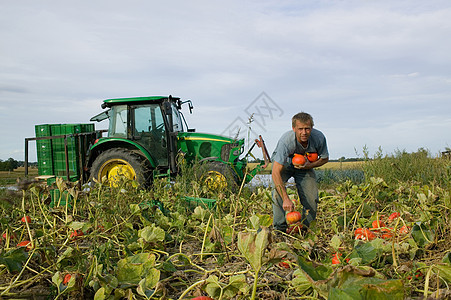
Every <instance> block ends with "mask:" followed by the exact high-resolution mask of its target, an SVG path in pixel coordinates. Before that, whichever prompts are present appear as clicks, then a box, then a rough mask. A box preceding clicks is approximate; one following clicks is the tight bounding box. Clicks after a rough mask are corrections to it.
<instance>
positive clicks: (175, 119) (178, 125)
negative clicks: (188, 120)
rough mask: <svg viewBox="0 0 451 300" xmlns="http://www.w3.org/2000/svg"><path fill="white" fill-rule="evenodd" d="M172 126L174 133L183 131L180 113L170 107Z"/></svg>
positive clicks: (175, 108)
mask: <svg viewBox="0 0 451 300" xmlns="http://www.w3.org/2000/svg"><path fill="white" fill-rule="evenodd" d="M172 126H173V128H172V129H173V130H174V131H176V132H177V131H183V123H182V118H181V117H180V112H179V111H178V109H177V107H175V106H174V105H172Z"/></svg>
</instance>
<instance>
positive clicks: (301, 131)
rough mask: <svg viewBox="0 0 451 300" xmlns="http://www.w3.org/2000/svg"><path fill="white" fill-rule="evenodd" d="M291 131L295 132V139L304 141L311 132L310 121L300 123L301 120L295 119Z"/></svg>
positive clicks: (300, 141)
mask: <svg viewBox="0 0 451 300" xmlns="http://www.w3.org/2000/svg"><path fill="white" fill-rule="evenodd" d="M293 131H294V133H295V134H296V139H297V140H298V142H299V143H306V142H307V141H308V139H309V137H310V134H311V133H312V125H311V124H310V122H307V123H302V122H301V121H299V120H296V125H295V126H294V127H293Z"/></svg>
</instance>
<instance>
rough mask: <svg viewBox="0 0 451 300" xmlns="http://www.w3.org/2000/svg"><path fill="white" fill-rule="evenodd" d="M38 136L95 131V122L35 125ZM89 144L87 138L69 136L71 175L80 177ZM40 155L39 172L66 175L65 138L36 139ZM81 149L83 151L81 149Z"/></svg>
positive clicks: (68, 150) (68, 148)
mask: <svg viewBox="0 0 451 300" xmlns="http://www.w3.org/2000/svg"><path fill="white" fill-rule="evenodd" d="M35 131H36V137H48V136H59V135H71V134H78V133H86V132H94V124H42V125H36V127H35ZM88 146H89V145H86V144H85V139H84V138H83V137H82V138H78V137H74V136H69V137H67V158H68V163H69V176H70V177H73V176H74V177H76V178H79V177H80V175H81V174H80V163H82V162H83V161H84V159H85V155H86V150H87V147H88ZM36 147H37V155H38V174H39V175H54V176H57V177H62V176H66V175H67V174H66V153H65V147H64V138H54V139H44V140H38V141H36ZM80 150H81V151H80Z"/></svg>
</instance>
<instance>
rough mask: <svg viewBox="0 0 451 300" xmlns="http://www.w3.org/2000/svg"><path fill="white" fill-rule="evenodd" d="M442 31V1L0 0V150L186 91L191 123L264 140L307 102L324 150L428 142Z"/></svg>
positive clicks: (389, 149)
mask: <svg viewBox="0 0 451 300" xmlns="http://www.w3.org/2000/svg"><path fill="white" fill-rule="evenodd" d="M450 37H451V2H450V1H449V0H428V1H424V0H409V1H406V0H397V1H392V0H377V1H376V0H375V1H362V0H355V1H354V0H341V1H340V0H335V1H325V0H293V1H289V0H287V1H284V0H255V1H243V0H229V1H215V0H209V1H207V0H205V1H200V0H194V1H138V0H130V1H118V0H97V1H88V0H79V1H57V0H53V1H51V0H47V1H30V0H28V1H27V0H23V1H7V0H0V41H1V42H0V137H1V142H0V159H2V160H6V159H8V158H10V157H11V158H14V159H16V160H23V159H24V139H25V138H27V137H33V136H34V126H35V125H36V124H58V123H89V119H90V118H91V117H92V116H94V115H96V114H97V113H100V112H101V111H102V109H101V107H100V105H101V103H102V101H103V100H104V99H110V98H121V97H134V96H150V95H173V96H177V97H181V98H182V99H183V100H188V99H190V100H192V102H193V104H194V110H193V113H192V114H190V113H189V110H188V108H187V107H184V108H183V110H182V111H183V113H184V115H185V118H186V120H187V122H188V123H189V127H190V128H196V131H197V132H208V133H216V134H224V135H229V136H239V137H245V138H246V139H247V140H248V141H249V140H250V141H252V140H253V139H254V138H255V137H256V136H258V135H262V136H263V139H264V140H265V142H266V145H267V148H268V150H269V152H272V151H273V150H274V148H275V147H276V144H277V140H278V139H279V137H280V136H281V135H282V134H283V133H284V132H285V131H288V130H291V117H292V116H293V115H294V114H295V113H297V112H300V111H305V112H308V113H310V114H311V115H312V116H313V118H314V122H315V128H317V129H319V130H320V131H322V132H323V133H324V134H325V136H326V138H327V143H328V148H329V154H330V158H331V159H338V158H341V157H346V158H350V157H363V152H364V149H365V151H368V153H369V154H370V156H371V155H374V154H375V153H376V152H377V151H379V149H381V150H382V151H383V153H384V154H387V155H390V154H392V153H395V152H396V151H407V152H415V151H417V150H418V149H419V148H424V149H427V150H429V151H430V153H431V155H437V154H438V153H440V151H444V150H445V149H446V148H450V147H451V38H450ZM250 120H251V121H252V122H249V121H250ZM106 127H107V124H106V123H105V122H103V123H97V124H96V128H97V129H104V128H106ZM238 130H239V131H238ZM35 147H36V146H35V143H34V142H32V143H30V161H36V158H35V157H36V154H35V153H36V152H35ZM257 153H258V151H257ZM257 153H256V154H257Z"/></svg>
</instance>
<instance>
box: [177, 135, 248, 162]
mask: <svg viewBox="0 0 451 300" xmlns="http://www.w3.org/2000/svg"><path fill="white" fill-rule="evenodd" d="M243 144H244V139H241V140H235V139H232V138H229V137H225V136H221V135H215V134H208V133H198V132H179V133H178V135H177V148H178V149H179V150H180V151H181V152H183V153H185V157H186V158H187V159H188V160H191V159H194V158H195V157H196V156H197V157H199V158H200V159H201V160H217V161H223V162H226V163H227V162H233V161H235V160H236V159H238V157H239V156H240V155H241V154H242V153H243V150H244V149H243V148H244V147H243ZM196 154H197V155H196Z"/></svg>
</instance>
